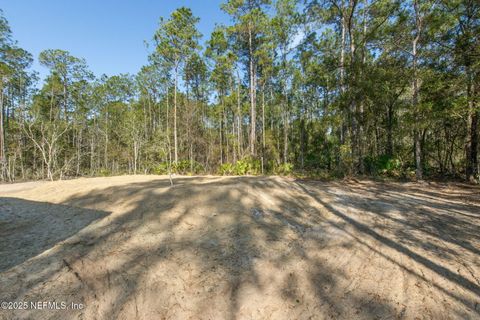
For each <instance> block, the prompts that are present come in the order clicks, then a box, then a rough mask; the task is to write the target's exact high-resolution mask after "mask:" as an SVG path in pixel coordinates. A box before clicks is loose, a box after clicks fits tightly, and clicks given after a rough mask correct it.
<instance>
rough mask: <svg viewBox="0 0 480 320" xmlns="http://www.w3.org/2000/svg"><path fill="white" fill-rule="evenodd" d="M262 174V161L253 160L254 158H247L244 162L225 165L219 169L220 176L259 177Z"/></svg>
mask: <svg viewBox="0 0 480 320" xmlns="http://www.w3.org/2000/svg"><path fill="white" fill-rule="evenodd" d="M261 172H262V167H261V163H260V160H257V159H253V158H252V157H245V158H243V159H242V160H238V161H237V162H236V163H234V164H232V163H224V164H223V165H221V166H220V168H219V174H221V175H235V176H245V175H258V174H260V173H261Z"/></svg>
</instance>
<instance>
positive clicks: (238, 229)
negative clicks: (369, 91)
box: [0, 177, 480, 319]
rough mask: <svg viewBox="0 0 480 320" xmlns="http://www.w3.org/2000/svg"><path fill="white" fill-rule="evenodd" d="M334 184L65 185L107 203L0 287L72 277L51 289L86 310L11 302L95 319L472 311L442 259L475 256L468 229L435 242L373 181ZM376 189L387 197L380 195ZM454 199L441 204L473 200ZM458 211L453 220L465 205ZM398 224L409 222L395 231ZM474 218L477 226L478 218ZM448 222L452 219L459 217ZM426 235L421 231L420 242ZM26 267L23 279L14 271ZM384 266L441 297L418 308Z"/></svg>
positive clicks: (474, 288) (471, 289) (240, 180)
mask: <svg viewBox="0 0 480 320" xmlns="http://www.w3.org/2000/svg"><path fill="white" fill-rule="evenodd" d="M341 188H342V186H338V185H335V184H329V183H306V182H302V181H296V182H293V181H289V180H285V179H280V178H265V177H232V178H203V177H195V178H177V179H175V187H173V188H172V187H170V182H169V180H168V179H166V178H160V179H154V180H148V181H145V182H136V183H129V184H124V185H114V186H111V187H108V188H101V189H97V190H92V191H91V192H89V193H86V194H73V195H71V196H70V197H69V198H68V199H67V200H66V201H64V204H65V205H67V206H68V207H69V208H70V207H76V208H82V209H81V210H89V209H96V210H105V211H111V212H112V214H111V215H109V216H105V217H103V219H101V220H99V221H97V222H95V223H93V224H91V225H89V226H88V227H86V228H84V229H83V230H81V231H80V232H78V234H76V235H75V236H74V237H71V238H70V239H68V240H67V241H64V243H61V244H60V245H59V246H57V247H56V250H51V251H49V252H46V253H45V252H44V253H42V254H41V255H39V256H38V257H35V258H34V259H31V260H32V261H30V263H21V262H22V261H20V260H19V261H18V262H17V266H15V267H14V268H11V269H10V270H9V272H7V273H3V274H2V277H4V279H2V280H0V284H2V285H4V286H6V287H8V290H6V291H5V293H2V294H0V298H1V299H3V300H6V299H5V298H12V299H13V298H15V299H18V298H22V295H24V294H25V292H28V294H29V295H30V296H35V297H36V298H39V297H42V298H46V295H53V294H54V293H53V290H54V289H53V288H58V286H59V284H62V283H68V288H66V289H63V291H62V292H61V294H62V295H63V296H65V295H71V296H74V297H76V299H80V300H81V301H82V302H83V303H85V304H86V306H87V309H85V310H82V311H69V312H70V313H68V312H66V313H65V312H64V313H60V314H58V313H57V314H52V313H49V312H48V311H44V313H41V314H39V313H33V312H32V311H28V310H26V311H23V312H22V313H14V314H12V315H14V316H19V315H20V316H21V317H34V316H39V315H40V316H44V317H48V318H58V319H60V318H62V319H65V318H73V317H77V316H79V313H82V314H83V316H84V317H86V318H99V319H114V318H136V319H142V318H144V319H150V318H203V319H212V318H224V319H241V318H269V317H271V318H298V319H300V318H335V319H339V318H344V319H352V318H356V319H373V318H382V319H383V318H404V317H406V318H409V317H412V315H414V314H415V313H418V312H419V313H420V316H421V315H422V314H423V315H424V316H435V315H440V316H441V315H442V313H443V315H444V316H446V317H448V314H445V312H449V313H450V316H452V315H456V316H460V317H464V318H469V317H470V318H471V317H473V315H475V314H478V310H476V309H475V308H476V305H475V303H476V301H478V298H479V288H480V284H477V283H476V282H475V279H473V278H472V277H471V276H470V275H469V274H467V275H466V274H464V273H459V272H457V271H456V270H455V269H454V267H453V265H450V264H448V263H446V262H445V260H448V261H450V260H452V259H453V258H452V256H453V255H454V254H456V255H461V257H465V259H464V262H465V263H468V264H469V266H470V268H471V262H472V256H473V257H474V258H473V259H478V252H477V251H475V250H472V248H475V247H476V246H477V245H478V239H477V238H473V239H471V240H470V241H471V243H470V245H466V244H465V241H464V240H465V239H464V238H463V237H464V236H465V235H462V234H458V235H453V240H451V241H450V242H448V243H449V244H450V246H442V245H441V244H442V243H443V242H441V241H446V240H445V237H444V236H443V235H442V233H441V232H439V231H438V230H437V231H435V230H434V231H432V229H431V228H429V227H428V226H425V220H423V224H420V223H419V224H416V223H414V222H412V221H411V219H409V220H408V221H404V220H407V219H401V218H399V217H398V216H397V215H398V212H399V211H400V212H404V211H405V210H404V209H405V207H404V205H403V204H401V203H395V202H392V201H393V200H394V199H390V200H389V199H387V195H385V194H383V193H382V192H381V191H380V190H374V187H371V186H368V187H365V186H361V185H359V186H357V187H356V188H355V190H356V192H357V193H360V192H362V189H361V188H367V189H368V190H363V192H364V193H365V194H367V196H368V197H369V199H368V201H367V202H366V201H365V199H362V198H361V197H360V198H356V195H355V190H354V192H350V193H347V194H341V195H336V194H335V193H336V192H337V191H338V190H339V189H340V190H341ZM428 196H429V197H440V196H439V195H435V194H433V195H428ZM349 197H350V198H349ZM389 201H390V202H389ZM423 201H425V205H428V204H429V202H428V200H426V199H425V200H423ZM382 202H388V203H390V204H391V205H390V206H386V205H383V206H381V208H380V207H379V206H380V204H381V203H382ZM366 203H367V204H368V203H370V206H368V205H367V206H365V204H366ZM372 203H373V204H372ZM375 204H376V205H377V206H376V205H375ZM438 205H442V206H445V204H438ZM455 206H456V207H455V208H453V207H448V208H443V209H445V210H449V209H452V210H453V209H455V210H459V211H461V212H466V213H467V214H468V213H469V212H471V211H472V207H468V206H462V205H461V204H455ZM424 209H425V208H424ZM437 209H438V208H437ZM357 211H359V212H360V211H361V214H360V215H359V213H358V212H357ZM407 211H408V210H407ZM408 212H409V211H408ZM405 214H406V213H405ZM409 214H411V213H409ZM430 214H431V216H432V219H433V218H435V219H440V220H441V221H450V222H451V220H445V219H447V216H446V215H443V214H438V215H437V216H435V213H434V210H432V212H430ZM362 217H370V218H371V219H368V220H362ZM462 217H464V218H462ZM409 218H412V217H410V216H409ZM450 218H451V217H450ZM395 219H396V220H395ZM455 219H458V221H456V222H455V223H456V224H458V225H459V226H461V225H463V224H462V223H464V221H463V220H462V219H466V218H465V216H462V215H456V218H455ZM406 226H407V227H409V228H411V229H412V232H411V233H408V232H401V231H402V230H404V229H405V227H406ZM471 228H478V221H477V224H474V225H473V226H471ZM449 230H450V231H452V232H457V233H461V232H462V229H461V228H460V227H459V228H454V229H449ZM469 230H471V229H470V228H467V229H466V232H470V231H469ZM422 235H425V236H428V237H429V238H428V239H429V241H430V242H431V245H430V246H429V245H425V241H422ZM85 243H87V244H88V245H85ZM460 249H464V250H466V252H463V251H461V250H460ZM432 252H433V253H432ZM473 261H475V260H473ZM477 261H478V260H477ZM450 262H451V261H450ZM451 263H457V262H456V260H455V261H453V262H451ZM46 265H48V266H49V267H48V268H45V266H46ZM379 266H384V267H385V268H386V269H385V270H382V269H380V268H379ZM454 266H455V267H459V266H458V265H457V264H455V265H454ZM369 268H370V269H371V270H372V271H373V273H375V272H377V273H378V274H377V275H375V274H373V275H372V274H367V276H368V277H373V278H371V279H367V278H365V279H364V278H363V277H364V273H362V272H364V270H365V269H369ZM462 268H464V267H462ZM370 269H369V270H370ZM463 270H468V268H467V267H465V268H464V269H463ZM36 272H37V274H36V276H35V277H33V278H32V279H30V280H29V282H28V283H26V284H23V283H20V282H18V281H16V279H18V278H19V277H22V276H24V275H27V274H35V273H36ZM388 272H389V273H388ZM424 273H425V274H426V275H425V274H424ZM432 274H433V275H435V276H436V277H438V278H439V279H440V280H441V281H440V280H437V278H432V277H430V275H432ZM388 277H392V278H394V277H400V278H402V277H403V278H404V279H405V280H404V283H407V284H406V286H407V287H406V288H405V290H407V291H408V292H410V291H412V292H413V291H415V290H417V291H418V292H419V294H423V295H424V297H423V298H425V297H426V296H427V295H429V294H430V297H431V300H432V301H433V300H435V299H436V298H438V297H441V298H442V299H444V301H447V300H448V303H446V304H445V303H444V304H443V306H442V307H440V306H435V307H436V308H437V309H438V310H433V311H432V310H431V309H432V308H433V306H432V305H429V306H426V307H425V308H427V309H420V307H419V305H418V304H415V303H414V302H413V301H411V300H409V299H408V297H404V298H402V299H403V300H402V299H400V298H398V299H397V298H395V297H394V296H392V295H391V294H389V286H390V283H389V279H387V278H388ZM379 279H382V280H379ZM408 281H411V283H410V284H408V283H409V282H408ZM424 287H425V288H428V290H429V293H426V292H425V291H422V290H423V289H422V288H424ZM30 288H33V289H30ZM418 288H420V289H418ZM430 291H431V292H430ZM421 298H422V296H421ZM395 299H397V300H395ZM427 302H428V301H427ZM427 302H423V303H425V304H426V303H427ZM421 303H422V302H420V304H421ZM432 303H433V302H432ZM417 307H418V308H417ZM415 308H417V309H415ZM428 308H431V309H428ZM433 309H434V308H433ZM409 310H413V311H409ZM409 312H410V313H409ZM9 315H10V314H9ZM415 316H416V314H415Z"/></svg>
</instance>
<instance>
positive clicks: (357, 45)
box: [0, 0, 480, 181]
mask: <svg viewBox="0 0 480 320" xmlns="http://www.w3.org/2000/svg"><path fill="white" fill-rule="evenodd" d="M222 10H223V11H224V12H225V13H226V14H228V15H229V16H230V17H231V23H230V24H229V25H217V26H216V27H215V29H214V31H213V32H212V34H210V35H202V34H200V32H199V31H198V29H197V24H198V22H199V18H197V17H195V15H194V13H193V12H192V11H191V10H190V9H189V8H185V7H182V8H179V9H177V10H175V11H174V12H172V13H171V15H170V16H168V17H161V18H160V20H159V24H158V29H157V31H156V32H155V34H153V35H152V38H151V39H150V40H148V41H147V42H148V49H149V52H150V54H149V56H148V61H149V63H148V64H147V65H145V66H143V67H142V68H141V70H139V72H138V73H137V74H119V75H114V76H111V77H108V76H105V75H102V76H96V75H94V74H92V72H91V71H89V68H88V65H87V62H86V61H85V60H84V59H83V58H81V57H75V56H73V55H71V54H70V53H69V52H67V51H64V50H60V49H47V50H45V51H43V52H41V54H40V55H39V57H38V61H39V63H40V64H41V65H42V66H44V67H46V68H48V69H49V75H48V77H46V78H45V79H44V81H40V80H39V77H38V74H37V73H36V72H35V71H33V70H32V68H31V65H32V61H33V59H34V57H32V55H31V54H30V53H29V52H27V51H26V50H24V49H22V48H20V47H19V45H18V43H17V42H16V41H15V37H14V32H13V31H14V30H11V29H10V27H9V24H8V21H7V19H6V18H5V15H4V14H3V12H1V13H0V14H1V16H0V76H1V81H0V105H1V110H2V112H1V113H0V114H1V116H0V117H1V118H0V172H1V173H0V175H1V180H3V181H15V180H24V179H52V180H53V179H62V178H69V177H77V176H98V175H116V174H124V173H129V174H137V173H142V174H144V173H147V174H148V173H156V174H166V173H168V172H174V173H179V174H203V173H214V174H227V175H228V174H239V175H240V174H291V173H298V174H305V175H315V176H344V175H386V176H392V177H403V178H408V179H419V180H420V179H424V178H429V177H438V176H442V177H450V178H462V179H466V180H469V181H475V180H478V178H479V162H478V151H479V142H478V140H479V139H478V135H479V129H478V121H479V115H480V108H479V93H480V86H479V85H480V3H479V2H478V1H477V0H436V1H431V0H422V1H420V0H408V1H400V0H317V1H315V0H311V1H299V0H275V1H269V0H228V1H225V3H224V4H223V5H222ZM139 40H140V41H141V40H142V39H139Z"/></svg>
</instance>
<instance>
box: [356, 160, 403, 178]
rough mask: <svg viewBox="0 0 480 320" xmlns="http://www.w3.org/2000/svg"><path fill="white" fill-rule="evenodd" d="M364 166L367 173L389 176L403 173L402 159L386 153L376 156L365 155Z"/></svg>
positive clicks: (397, 175) (398, 175)
mask: <svg viewBox="0 0 480 320" xmlns="http://www.w3.org/2000/svg"><path fill="white" fill-rule="evenodd" d="M365 167H366V170H367V173H369V174H373V175H376V174H380V175H385V176H389V177H396V178H398V177H400V176H402V175H405V171H404V170H403V166H402V161H401V160H400V159H398V158H393V157H390V156H388V155H382V156H379V157H377V158H374V157H366V158H365Z"/></svg>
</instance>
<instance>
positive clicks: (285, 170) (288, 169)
mask: <svg viewBox="0 0 480 320" xmlns="http://www.w3.org/2000/svg"><path fill="white" fill-rule="evenodd" d="M292 172H293V164H292V163H288V162H287V163H282V164H279V165H277V166H275V167H274V169H273V173H274V174H278V175H281V176H288V175H290V174H292Z"/></svg>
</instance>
